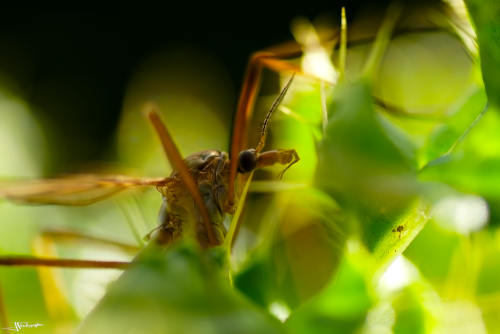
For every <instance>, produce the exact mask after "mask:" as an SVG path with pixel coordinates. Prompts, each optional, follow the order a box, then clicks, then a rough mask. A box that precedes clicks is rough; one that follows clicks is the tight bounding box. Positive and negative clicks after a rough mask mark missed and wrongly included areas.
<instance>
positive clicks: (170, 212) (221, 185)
mask: <svg viewBox="0 0 500 334" xmlns="http://www.w3.org/2000/svg"><path fill="white" fill-rule="evenodd" d="M184 161H185V163H186V165H187V167H188V169H189V172H190V173H191V176H192V177H193V180H194V181H195V182H196V184H197V185H198V189H199V191H200V194H201V196H202V199H203V201H204V202H205V206H206V207H207V209H208V212H209V215H210V221H211V224H212V226H213V230H214V232H215V237H216V239H217V241H218V242H219V243H220V242H222V241H223V239H224V236H225V234H226V230H225V228H224V225H223V221H224V218H225V215H226V212H225V209H224V207H225V202H226V195H227V188H228V178H229V159H228V156H227V153H225V152H220V151H216V150H208V151H202V152H198V153H195V154H192V155H190V156H188V157H187V158H186V159H184ZM168 181H169V182H168V185H167V186H166V187H161V188H158V190H159V191H160V193H161V194H162V195H163V205H162V207H161V209H160V216H159V220H160V226H159V228H158V233H157V236H156V240H157V241H158V242H160V243H161V244H167V243H169V242H171V241H174V240H176V239H178V238H180V237H181V236H182V235H183V234H185V232H186V231H187V230H188V229H189V226H196V235H197V238H198V239H199V241H200V242H201V243H202V244H204V245H208V236H207V232H206V230H205V226H204V224H203V222H202V219H201V214H200V212H199V210H198V207H197V205H196V204H195V203H194V200H193V198H192V197H191V195H190V193H189V191H188V189H187V188H186V186H185V185H184V182H183V181H182V179H181V177H180V175H179V173H178V172H177V171H173V172H172V173H171V174H170V176H169V179H168Z"/></svg>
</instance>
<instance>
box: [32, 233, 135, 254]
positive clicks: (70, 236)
mask: <svg viewBox="0 0 500 334" xmlns="http://www.w3.org/2000/svg"><path fill="white" fill-rule="evenodd" d="M41 237H42V238H50V239H52V240H53V241H55V242H58V243H63V242H72V243H76V242H79V243H90V244H96V245H102V246H111V247H115V248H118V249H120V250H122V251H124V252H126V253H129V254H136V253H137V252H138V251H139V250H140V249H141V248H140V247H138V246H134V245H130V244H127V243H123V242H119V241H115V240H111V239H105V238H100V237H95V236H92V235H88V234H84V233H80V232H74V231H66V230H45V231H43V232H42V233H41Z"/></svg>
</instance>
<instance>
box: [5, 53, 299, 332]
mask: <svg viewBox="0 0 500 334" xmlns="http://www.w3.org/2000/svg"><path fill="white" fill-rule="evenodd" d="M300 53H301V50H300V48H299V47H296V46H294V47H292V48H287V47H285V48H281V47H278V48H274V49H268V50H267V51H259V52H256V53H254V54H253V55H252V57H251V58H250V61H249V64H248V67H247V70H246V73H245V79H244V81H243V85H242V89H241V92H240V97H239V101H238V105H237V110H236V114H235V117H234V122H233V131H232V140H231V146H230V151H229V154H228V153H225V152H222V151H219V150H207V151H202V152H198V153H195V154H191V155H189V156H187V157H186V158H185V159H183V158H182V156H181V154H180V152H179V150H178V149H177V147H176V145H175V143H174V141H173V139H172V137H171V136H170V134H169V132H168V130H167V127H166V126H165V125H164V123H163V122H162V120H161V118H160V116H159V114H158V110H157V108H156V106H155V105H153V104H149V105H147V106H146V107H145V114H146V116H147V118H148V119H149V121H150V122H151V124H152V125H153V128H154V129H155V131H156V133H157V135H158V137H159V139H160V142H161V145H162V147H163V150H164V152H165V154H166V156H167V159H168V160H169V162H170V165H171V168H172V172H171V174H170V175H169V176H168V177H163V178H136V177H130V176H116V175H113V176H104V175H92V174H90V175H86V174H81V175H73V176H67V177H61V178H54V179H42V180H34V181H27V182H12V183H3V184H0V198H5V199H8V200H10V201H13V202H18V203H26V204H55V205H68V206H81V205H89V204H93V203H95V202H98V201H101V200H104V199H107V198H109V197H111V196H113V195H116V194H117V193H119V192H122V191H125V190H128V189H133V188H140V187H155V188H156V189H157V190H158V191H159V192H160V194H161V196H162V199H163V204H162V207H161V210H160V215H159V226H157V227H156V228H155V229H153V231H151V232H150V233H149V234H148V237H149V239H150V240H151V242H152V243H157V244H159V245H161V246H167V245H169V244H171V243H173V242H175V241H176V240H178V239H180V238H181V237H184V236H186V235H187V234H189V236H190V237H191V238H194V239H195V240H196V241H197V242H198V244H199V245H200V247H201V248H210V247H215V246H218V245H221V244H222V243H223V242H224V244H225V245H226V246H228V248H227V250H228V251H230V249H231V245H232V243H233V242H234V237H235V233H236V232H237V231H238V227H237V223H238V214H237V213H236V214H234V217H233V220H232V222H231V225H230V226H229V231H228V232H227V231H226V228H225V226H224V224H223V221H224V219H225V217H227V216H229V215H232V214H233V213H234V212H235V211H238V210H241V207H242V203H243V200H241V199H240V198H239V196H240V195H241V194H242V193H241V189H240V188H241V184H242V183H243V182H246V183H245V185H246V186H248V184H249V182H250V180H251V178H252V173H253V171H254V170H256V169H259V168H263V167H266V166H271V165H276V164H279V165H283V166H284V168H283V170H282V171H281V173H280V174H279V177H280V178H281V177H282V176H283V173H284V172H285V171H286V170H287V169H288V168H290V167H291V166H292V165H293V164H295V163H297V162H298V161H299V156H298V154H297V152H296V151H295V149H275V150H269V151H264V147H265V144H266V136H267V132H268V127H269V122H270V120H271V116H272V115H273V113H274V112H275V111H276V109H277V108H278V106H279V105H280V103H281V102H282V100H283V98H284V97H285V95H286V93H287V91H288V89H289V88H290V85H291V83H292V81H293V78H294V74H292V76H291V78H290V79H289V80H288V82H287V83H286V84H285V85H284V88H283V89H282V90H281V92H280V93H279V95H278V96H277V98H276V99H275V100H274V102H273V104H272V105H271V107H270V109H269V111H268V112H267V114H266V116H265V118H264V120H263V122H262V127H261V129H260V137H259V139H258V142H257V144H256V145H255V146H254V147H253V148H248V147H249V146H248V145H247V142H246V136H247V126H248V124H249V122H250V119H251V117H252V112H253V106H254V103H255V100H256V97H257V92H258V89H259V84H260V77H261V72H262V69H263V68H264V67H266V68H268V69H270V70H272V71H275V72H288V73H302V72H301V70H300V68H299V67H298V66H295V65H292V64H290V63H288V62H286V61H285V59H287V58H291V57H295V56H298V55H300ZM237 181H238V182H237ZM238 202H239V205H238ZM236 209H238V210H236ZM226 233H228V234H227V235H226ZM45 237H47V238H46V239H44V238H45ZM37 239H38V240H37V241H40V240H41V243H40V244H41V245H42V246H41V247H40V245H38V247H39V248H40V249H41V251H37V250H36V246H34V247H35V248H34V249H35V255H36V257H34V256H0V266H36V267H38V269H39V275H40V283H41V285H42V292H43V295H44V299H45V302H46V306H47V309H48V311H49V314H51V316H52V317H59V316H60V315H61V314H60V313H58V312H59V311H58V305H61V304H66V303H67V302H66V301H65V300H66V298H65V297H64V293H62V292H61V291H59V288H58V287H57V286H56V285H54V284H57V283H56V282H57V280H55V279H54V276H53V275H54V273H52V272H49V271H48V270H49V269H48V268H44V267H65V268H102V269H107V268H115V269H125V268H127V267H128V266H129V264H130V262H127V261H103V260H84V259H61V258H57V255H56V254H55V253H53V251H52V252H51V251H50V250H49V251H47V249H53V243H54V241H55V240H61V239H62V241H65V240H67V239H69V240H70V241H75V240H76V241H91V242H93V243H95V242H97V243H100V244H104V245H115V246H116V245H117V244H119V243H117V242H116V241H110V240H107V239H100V238H95V237H92V236H87V235H83V234H79V233H74V232H67V231H57V230H56V231H44V232H42V234H41V236H40V238H37ZM45 241H47V242H48V243H51V245H52V247H50V246H49V247H47V245H46V244H44V242H45ZM34 244H36V242H35V243H34ZM118 246H119V247H120V248H122V249H123V250H125V251H130V247H131V246H130V245H124V244H121V245H118ZM127 248H128V249H127ZM132 248H135V249H134V250H133V251H135V252H137V251H138V250H139V248H138V247H132ZM48 276H50V277H48ZM2 299H3V298H1V296H0V320H1V321H0V322H1V323H2V324H7V323H8V320H7V316H6V313H5V308H4V307H3V301H2ZM51 300H52V301H51ZM51 304H52V306H51Z"/></svg>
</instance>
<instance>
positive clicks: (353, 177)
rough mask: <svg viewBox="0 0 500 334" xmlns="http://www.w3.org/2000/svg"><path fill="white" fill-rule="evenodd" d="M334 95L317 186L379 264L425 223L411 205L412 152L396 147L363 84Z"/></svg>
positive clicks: (415, 191) (422, 212)
mask: <svg viewBox="0 0 500 334" xmlns="http://www.w3.org/2000/svg"><path fill="white" fill-rule="evenodd" d="M334 96H335V98H334V100H333V102H332V104H331V105H330V108H329V111H330V112H331V116H330V119H329V123H328V126H327V129H326V136H325V139H324V140H323V141H322V142H320V144H319V149H318V153H319V156H318V169H317V173H316V184H317V186H318V187H319V188H321V189H322V190H324V191H326V192H327V193H328V194H330V195H331V196H333V197H334V198H335V199H336V200H338V201H339V203H340V204H341V205H343V208H344V209H345V210H346V212H348V213H349V212H350V213H352V216H353V220H354V221H357V222H358V223H359V226H358V227H356V226H355V224H354V226H352V227H351V232H355V233H360V234H361V235H362V239H363V241H364V242H365V244H366V246H367V247H368V249H370V250H371V251H374V252H375V254H376V256H377V257H378V258H379V260H380V264H381V265H383V264H384V263H386V261H390V259H391V258H393V257H394V256H395V255H397V254H399V253H400V252H401V251H402V250H404V248H405V247H406V246H407V245H408V244H409V242H410V241H411V239H412V238H413V237H414V236H415V235H416V234H417V233H418V231H419V230H420V229H421V227H422V226H423V224H424V223H425V221H426V218H425V210H424V209H423V208H422V207H420V206H419V205H416V206H413V207H412V206H411V205H412V202H413V201H414V198H415V196H416V195H417V194H418V189H419V185H418V184H417V182H416V178H415V169H414V168H412V165H415V162H414V161H410V160H411V159H412V157H414V156H415V154H414V148H413V147H412V146H411V145H409V144H408V145H406V144H401V141H398V138H400V134H399V133H398V132H397V130H395V129H394V128H393V127H392V126H391V125H390V124H389V123H386V122H384V121H383V120H382V119H381V118H379V117H377V116H376V113H375V110H374V108H373V101H372V98H371V89H370V86H369V85H368V84H367V83H365V82H356V83H353V84H349V85H340V86H338V87H337V89H336V91H335V95H334ZM398 229H399V230H398ZM400 232H401V233H400Z"/></svg>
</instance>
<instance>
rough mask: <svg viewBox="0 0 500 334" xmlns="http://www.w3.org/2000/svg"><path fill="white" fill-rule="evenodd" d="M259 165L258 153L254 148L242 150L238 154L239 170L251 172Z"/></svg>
mask: <svg viewBox="0 0 500 334" xmlns="http://www.w3.org/2000/svg"><path fill="white" fill-rule="evenodd" d="M255 167H257V154H256V153H255V150H254V149H249V150H245V151H241V152H240V155H239V156H238V171H239V172H240V173H248V172H251V171H253V170H254V169H255Z"/></svg>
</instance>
